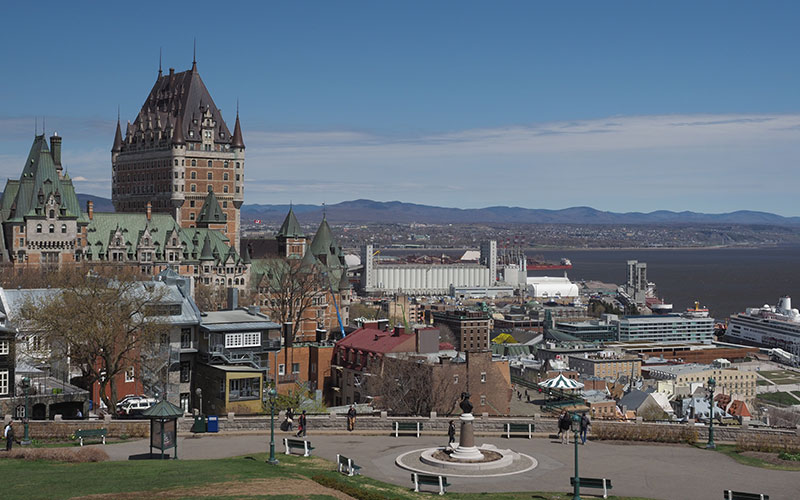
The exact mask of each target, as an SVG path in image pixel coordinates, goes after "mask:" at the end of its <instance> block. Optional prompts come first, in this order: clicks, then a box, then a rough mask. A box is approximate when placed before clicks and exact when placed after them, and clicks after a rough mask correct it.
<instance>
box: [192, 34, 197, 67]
mask: <svg viewBox="0 0 800 500" xmlns="http://www.w3.org/2000/svg"><path fill="white" fill-rule="evenodd" d="M193 43H194V45H193V46H192V71H196V70H197V37H195V38H194V42H193Z"/></svg>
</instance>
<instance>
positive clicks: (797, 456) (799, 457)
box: [778, 451, 800, 462]
mask: <svg viewBox="0 0 800 500" xmlns="http://www.w3.org/2000/svg"><path fill="white" fill-rule="evenodd" d="M778 458H780V459H781V460H791V461H793V462H800V453H786V452H785V451H784V452H781V453H778Z"/></svg>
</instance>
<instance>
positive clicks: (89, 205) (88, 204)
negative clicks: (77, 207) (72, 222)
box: [86, 200, 94, 220]
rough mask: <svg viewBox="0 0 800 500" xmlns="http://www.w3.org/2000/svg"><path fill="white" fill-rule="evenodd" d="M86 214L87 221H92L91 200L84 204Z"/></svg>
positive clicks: (92, 207)
mask: <svg viewBox="0 0 800 500" xmlns="http://www.w3.org/2000/svg"><path fill="white" fill-rule="evenodd" d="M86 214H87V215H88V216H89V220H92V219H94V202H93V201H92V200H88V201H87V202H86Z"/></svg>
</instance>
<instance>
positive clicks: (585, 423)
mask: <svg viewBox="0 0 800 500" xmlns="http://www.w3.org/2000/svg"><path fill="white" fill-rule="evenodd" d="M591 426H592V422H591V421H590V420H589V416H588V415H587V414H585V413H584V414H583V415H582V416H581V444H586V433H587V432H589V427H591Z"/></svg>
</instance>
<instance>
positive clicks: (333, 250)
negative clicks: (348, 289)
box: [303, 217, 349, 291]
mask: <svg viewBox="0 0 800 500" xmlns="http://www.w3.org/2000/svg"><path fill="white" fill-rule="evenodd" d="M303 262H305V263H307V264H313V265H316V266H317V267H318V268H319V269H320V271H321V272H322V273H323V274H324V275H325V276H326V277H327V280H328V282H329V283H330V286H331V288H333V290H335V291H338V290H339V289H340V288H342V287H343V286H349V282H348V281H347V265H346V264H345V263H344V253H343V252H342V247H340V246H339V244H338V243H336V241H335V240H334V239H333V233H332V232H331V227H330V226H329V225H328V220H327V219H326V218H325V217H323V218H322V223H321V224H320V225H319V228H318V229H317V233H316V234H315V235H314V239H313V240H312V241H311V246H309V248H308V251H307V252H306V255H305V256H304V257H303Z"/></svg>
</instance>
